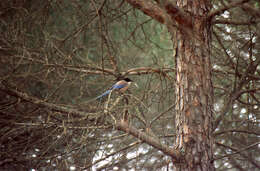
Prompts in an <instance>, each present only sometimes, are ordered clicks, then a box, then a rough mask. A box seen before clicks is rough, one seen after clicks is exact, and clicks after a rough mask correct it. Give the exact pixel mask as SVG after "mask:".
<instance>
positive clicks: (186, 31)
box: [173, 0, 214, 171]
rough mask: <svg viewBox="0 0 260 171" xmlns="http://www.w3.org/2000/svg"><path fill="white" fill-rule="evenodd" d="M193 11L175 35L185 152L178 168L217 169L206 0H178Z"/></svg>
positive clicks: (180, 142) (179, 126) (180, 140)
mask: <svg viewBox="0 0 260 171" xmlns="http://www.w3.org/2000/svg"><path fill="white" fill-rule="evenodd" d="M177 6H178V7H179V8H181V9H183V10H184V11H185V12H186V11H188V12H187V14H190V17H188V18H189V21H188V20H186V21H184V22H186V23H185V24H183V25H181V23H180V22H178V20H177V19H176V20H177V22H178V23H179V28H178V29H177V31H175V36H174V37H173V43H174V50H175V60H176V71H177V72H176V74H177V75H176V133H177V138H176V148H177V149H179V150H180V151H181V152H182V154H183V155H184V161H183V162H181V164H176V165H175V164H174V167H175V169H176V170H182V171H183V170H192V171H194V170H203V171H206V170H207V171H208V170H210V171H212V170H214V165H213V162H212V161H213V160H212V159H213V153H212V145H213V144H212V137H211V129H212V126H211V124H212V105H213V100H212V99H213V93H212V92H213V91H212V89H213V88H212V83H211V63H210V45H209V43H210V35H211V30H210V23H209V21H208V20H207V19H206V15H207V13H208V11H209V7H210V4H209V2H208V1H207V0H186V1H183V0H177Z"/></svg>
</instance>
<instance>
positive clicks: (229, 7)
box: [207, 0, 249, 18]
mask: <svg viewBox="0 0 260 171" xmlns="http://www.w3.org/2000/svg"><path fill="white" fill-rule="evenodd" d="M248 1H249V0H240V1H235V2H232V3H230V4H228V5H226V6H224V7H222V8H218V9H216V10H214V11H211V12H210V13H209V14H208V16H207V18H212V17H214V16H215V15H219V14H221V13H223V12H224V11H226V10H229V9H231V8H235V7H237V6H239V5H241V4H244V3H247V2H248Z"/></svg>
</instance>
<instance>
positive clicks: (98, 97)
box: [96, 90, 112, 100]
mask: <svg viewBox="0 0 260 171" xmlns="http://www.w3.org/2000/svg"><path fill="white" fill-rule="evenodd" d="M111 91H112V90H107V91H106V92H105V93H103V94H101V95H100V96H97V97H96V100H97V99H100V98H102V97H104V96H106V95H108V94H109V93H110V92H111Z"/></svg>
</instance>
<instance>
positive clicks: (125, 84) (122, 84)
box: [95, 78, 133, 99]
mask: <svg viewBox="0 0 260 171" xmlns="http://www.w3.org/2000/svg"><path fill="white" fill-rule="evenodd" d="M132 82H133V81H132V80H131V79H130V78H125V79H123V80H120V81H118V82H116V83H115V84H114V85H113V86H112V87H111V88H110V89H109V90H107V91H105V92H104V93H103V94H101V95H100V96H97V97H96V98H95V99H100V98H102V97H104V96H106V95H108V94H109V93H111V92H112V91H114V90H118V91H119V92H121V93H124V92H125V91H126V90H127V89H128V88H129V86H130V85H131V83H132Z"/></svg>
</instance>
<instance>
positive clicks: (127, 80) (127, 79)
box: [124, 78, 133, 82]
mask: <svg viewBox="0 0 260 171" xmlns="http://www.w3.org/2000/svg"><path fill="white" fill-rule="evenodd" d="M124 80H125V81H126V82H133V81H132V80H131V79H130V78H125V79H124Z"/></svg>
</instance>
